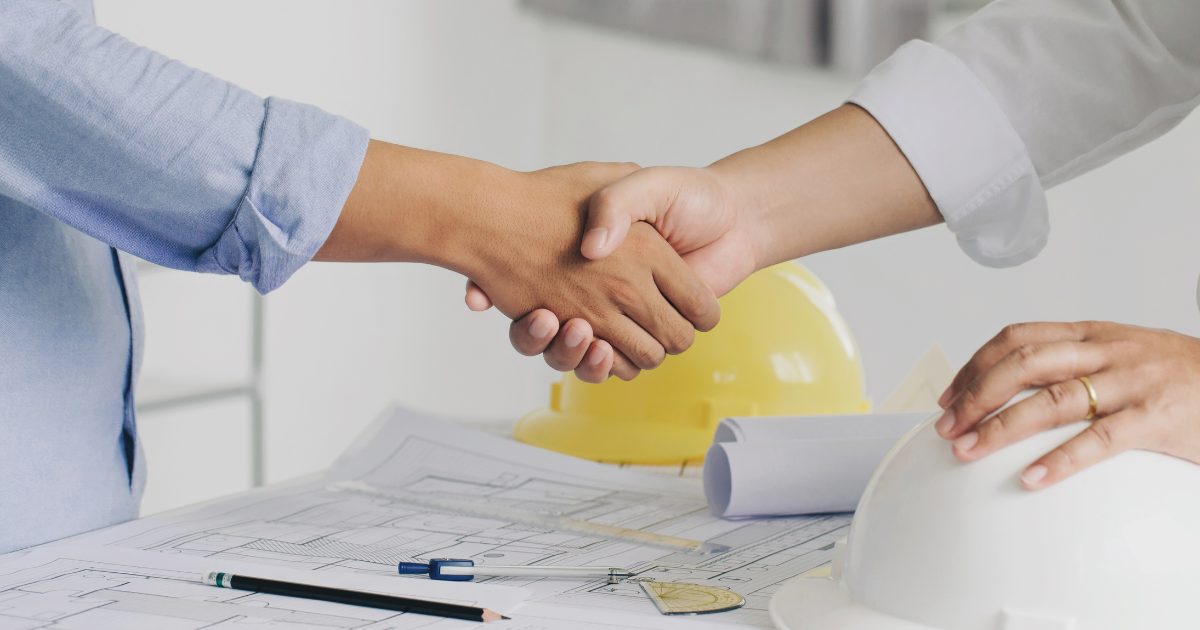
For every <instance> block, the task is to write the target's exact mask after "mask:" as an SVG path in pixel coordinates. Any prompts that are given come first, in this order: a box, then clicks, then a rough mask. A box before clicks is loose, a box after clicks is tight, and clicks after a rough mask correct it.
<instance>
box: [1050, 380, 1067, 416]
mask: <svg viewBox="0 0 1200 630" xmlns="http://www.w3.org/2000/svg"><path fill="white" fill-rule="evenodd" d="M1045 392H1046V398H1047V399H1048V400H1047V404H1048V405H1049V406H1050V407H1051V408H1052V409H1054V410H1063V409H1066V408H1067V406H1068V404H1069V403H1070V402H1071V401H1072V400H1073V398H1074V396H1073V395H1072V394H1071V390H1070V389H1069V388H1068V387H1067V383H1065V382H1062V383H1055V384H1053V385H1051V386H1049V387H1047V388H1046V389H1045Z"/></svg>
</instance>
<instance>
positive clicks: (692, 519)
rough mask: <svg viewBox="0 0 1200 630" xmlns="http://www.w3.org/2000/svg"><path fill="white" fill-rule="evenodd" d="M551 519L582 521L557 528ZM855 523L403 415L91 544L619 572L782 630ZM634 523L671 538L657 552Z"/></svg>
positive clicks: (631, 608) (732, 618)
mask: <svg viewBox="0 0 1200 630" xmlns="http://www.w3.org/2000/svg"><path fill="white" fill-rule="evenodd" d="M548 518H552V519H559V521H555V522H560V521H561V522H563V523H568V524H570V527H568V528H566V529H559V528H555V527H548V526H546V525H545V523H546V522H547V521H546V520H545V519H548ZM849 523H850V515H849V514H832V515H816V516H809V517H799V518H771V519H758V520H728V519H720V518H716V517H714V516H712V515H711V513H710V512H709V509H708V507H707V505H706V503H705V500H704V497H703V493H702V491H701V490H700V488H698V487H697V486H696V485H695V484H692V483H689V482H686V481H680V480H676V479H667V478H661V477H656V476H653V475H648V474H643V473H637V472H631V471H628V470H621V469H618V468H614V467H610V466H604V465H600V464H595V463H592V462H586V461H583V460H578V459H575V458H571V457H567V456H563V455H559V454H556V453H550V452H548V451H544V450H541V449H537V448H534V447H530V446H527V445H523V444H519V443H516V442H513V441H511V440H506V439H503V438H499V437H495V436H490V435H487V434H483V433H480V432H476V431H471V430H469V429H466V428H463V427H461V426H458V425H454V424H449V423H444V422H439V421H436V420H433V419H430V418H426V417H422V416H419V415H416V414H413V413H410V412H406V411H403V410H400V409H393V410H392V411H391V412H389V413H388V414H387V415H386V416H385V417H383V418H382V419H381V420H380V421H379V422H377V423H376V425H375V426H374V427H373V429H372V430H370V433H369V435H367V436H366V437H365V438H364V439H362V440H360V441H359V443H358V446H356V447H352V449H351V450H350V451H349V452H348V453H347V456H346V457H343V459H342V460H340V461H339V463H338V464H337V465H335V466H334V468H333V469H332V470H331V471H330V472H329V474H328V475H326V476H325V477H323V478H321V479H317V480H313V481H310V482H307V483H302V484H294V485H292V486H290V487H285V488H279V489H275V490H270V491H260V492H255V493H250V494H248V495H244V496H241V497H238V498H235V499H232V500H225V501H220V502H216V503H211V504H208V505H205V506H202V507H200V508H198V509H194V510H190V511H188V512H184V513H174V514H167V515H162V516H157V517H152V518H147V519H142V520H139V521H134V522H132V523H127V524H125V525H121V526H118V527H115V528H111V529H109V530H105V531H103V532H101V533H100V534H97V535H94V536H92V537H90V538H88V540H90V541H92V542H93V543H94V544H101V545H106V546H109V547H113V548H120V549H130V550H141V551H145V552H155V553H158V554H165V555H171V556H174V557H179V556H193V557H199V558H207V559H208V560H209V561H210V562H217V561H219V562H222V563H224V562H238V563H254V564H256V565H261V566H272V567H288V568H292V569H302V570H309V571H318V572H340V573H347V574H348V573H360V574H368V575H370V574H378V575H381V576H388V579H391V580H418V581H424V582H426V583H428V582H429V580H427V579H426V578H423V577H400V576H398V575H396V563H397V562H400V561H414V560H425V559H428V558H431V557H449V558H469V559H473V560H475V561H476V562H477V563H481V564H488V563H491V564H517V565H538V564H542V565H550V564H555V565H588V566H606V567H622V568H626V569H631V570H634V571H638V572H644V574H645V576H647V577H655V578H656V579H659V580H664V581H667V580H669V581H683V582H694V583H697V584H707V585H712V586H717V587H720V588H727V589H729V590H731V591H734V592H736V593H738V594H740V595H742V596H743V597H744V598H746V600H747V603H746V606H745V607H744V608H742V609H740V610H737V611H731V612H728V613H721V614H720V615H718V616H714V618H713V619H712V621H720V622H723V623H735V624H744V625H748V626H754V627H762V628H769V627H771V623H770V619H769V617H768V615H767V612H766V608H767V601H768V599H769V598H770V596H771V595H772V594H773V593H774V591H775V590H776V589H777V588H778V587H779V586H780V585H781V584H782V583H783V582H785V581H787V580H788V579H790V578H792V577H795V576H796V575H799V574H802V573H805V572H807V571H809V570H811V569H813V568H815V567H817V566H820V565H821V564H824V563H826V562H828V561H829V559H830V557H831V549H832V544H833V542H834V541H835V540H837V539H838V538H841V537H842V536H844V535H845V534H846V530H847V528H848V526H849ZM629 532H634V533H637V534H636V535H647V534H649V535H653V536H656V537H659V538H657V539H656V540H660V541H665V542H662V544H659V545H658V546H652V545H650V546H648V545H647V544H642V543H643V542H644V541H642V540H638V539H637V538H636V536H635V537H632V538H631V537H630V536H629V534H628V533H629ZM688 541H703V542H704V543H706V544H707V545H708V546H707V547H706V549H707V550H708V552H707V553H695V552H692V551H689V550H688V547H687V544H686V543H687V542H688ZM677 543H678V544H677ZM673 545H676V546H674V547H673ZM456 584H458V583H456ZM489 584H494V585H502V586H517V587H526V588H529V589H531V591H532V599H533V600H534V601H535V602H536V603H537V604H540V605H545V606H550V607H558V608H556V609H557V610H565V609H570V610H591V611H593V616H592V617H591V618H592V619H595V616H594V615H595V612H596V611H609V612H613V613H614V614H615V613H629V614H632V615H635V617H640V618H644V619H646V623H650V619H652V618H653V619H659V618H660V617H659V614H658V612H657V611H656V609H655V608H654V606H653V604H651V603H650V601H649V600H648V599H647V598H646V596H645V595H644V594H643V593H642V591H641V589H640V588H638V587H637V585H629V584H616V585H609V584H605V583H603V581H599V580H597V581H591V582H580V581H571V580H551V579H530V578H489V579H487V580H486V581H483V582H482V584H481V585H489ZM578 623H588V622H587V621H586V618H584V619H581V620H579V621H578ZM655 623H657V622H655ZM35 627H36V626H35ZM553 627H566V626H563V625H560V624H557V623H556V624H553ZM579 627H580V628H585V627H587V626H579ZM0 628H4V626H0ZM372 630H374V629H372Z"/></svg>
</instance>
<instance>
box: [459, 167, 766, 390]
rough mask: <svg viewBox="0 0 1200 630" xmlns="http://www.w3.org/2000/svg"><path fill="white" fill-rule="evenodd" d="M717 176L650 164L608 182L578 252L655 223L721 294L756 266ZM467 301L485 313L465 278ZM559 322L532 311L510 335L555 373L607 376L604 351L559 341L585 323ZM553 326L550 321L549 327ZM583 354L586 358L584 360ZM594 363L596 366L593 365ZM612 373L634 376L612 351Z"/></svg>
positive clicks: (607, 251) (581, 331)
mask: <svg viewBox="0 0 1200 630" xmlns="http://www.w3.org/2000/svg"><path fill="white" fill-rule="evenodd" d="M736 207H737V206H736V205H735V204H734V203H733V201H732V199H731V194H730V193H729V192H728V191H727V190H726V187H725V185H724V184H723V183H722V181H721V180H720V178H719V175H718V174H716V173H714V172H712V171H711V170H708V169H702V168H682V167H652V168H646V169H642V170H639V171H636V172H633V173H632V174H630V175H628V176H626V177H625V178H624V179H621V180H618V181H617V182H615V183H613V184H610V185H609V186H607V187H605V188H604V189H602V190H601V191H600V192H598V193H596V195H594V196H593V197H592V199H591V201H590V204H589V211H588V220H587V227H586V228H585V229H586V232H585V236H584V239H583V244H582V247H581V249H582V254H583V255H584V256H586V257H588V258H591V259H593V260H600V259H604V258H606V257H608V256H610V255H612V254H613V252H614V251H616V250H617V249H618V247H619V246H620V245H621V244H622V243H624V242H625V241H626V239H627V238H628V236H629V234H630V232H631V230H633V231H637V230H641V229H644V226H643V227H638V226H639V222H646V223H648V224H650V225H652V226H653V227H654V229H656V230H657V231H658V232H659V233H660V234H661V235H662V236H663V238H665V239H666V240H667V242H668V243H670V245H671V247H673V248H674V249H675V251H676V252H678V253H679V254H680V255H681V256H682V258H683V260H684V261H685V262H686V263H687V265H688V267H690V268H691V269H692V271H694V272H695V273H696V275H697V276H698V277H699V278H700V279H701V280H702V281H704V283H705V284H707V285H708V286H709V287H710V288H711V289H712V290H713V291H714V292H715V293H716V294H717V295H723V294H725V293H727V292H728V291H729V290H731V289H733V287H735V286H737V285H738V284H739V283H740V282H741V281H742V280H745V279H746V277H747V276H749V275H750V274H751V273H753V272H754V271H755V270H756V269H757V263H756V258H755V253H754V250H753V244H752V239H751V235H750V228H749V226H748V222H747V221H746V219H745V217H743V216H741V215H740V214H739V213H738V211H737V210H736ZM466 301H467V306H468V307H469V308H471V309H472V310H486V309H487V308H489V307H490V306H491V301H490V300H489V299H488V296H487V293H486V292H485V291H483V290H481V289H480V288H479V287H478V286H476V285H474V284H472V283H468V285H467V297H466ZM558 321H559V319H558V318H557V317H555V315H554V314H553V313H551V312H549V311H535V312H533V313H530V314H529V315H528V316H526V318H525V319H524V320H521V321H517V322H513V326H512V328H511V329H510V333H509V337H510V340H511V341H512V344H513V346H514V347H515V348H517V349H518V350H519V351H520V352H522V353H523V354H527V355H533V354H539V353H544V355H545V358H546V362H547V363H549V364H550V365H551V366H552V367H554V368H555V369H559V370H563V371H565V370H570V369H574V370H575V374H576V376H578V377H579V378H580V380H583V381H585V382H591V383H599V382H602V381H603V380H604V379H606V378H608V375H609V371H608V370H604V369H602V368H603V367H604V365H605V364H606V361H605V360H604V359H603V358H602V357H603V355H602V353H603V352H604V349H603V348H601V349H598V350H593V349H587V350H590V351H591V352H594V353H595V354H586V355H585V353H584V350H585V349H586V348H581V347H579V346H571V345H569V344H568V343H564V338H566V339H569V340H571V341H576V340H578V339H579V338H580V337H583V338H587V337H589V336H590V335H591V332H590V326H589V325H588V323H587V322H586V321H584V320H581V319H580V320H572V321H570V322H567V324H566V325H565V326H564V327H563V329H562V333H561V334H559V330H558V328H557V323H558ZM551 323H553V325H552V324H551ZM585 356H586V360H584V358H585ZM593 361H595V363H593ZM613 365H614V369H613V373H614V374H615V375H617V376H618V377H620V378H623V379H625V380H628V379H630V378H633V377H634V376H636V374H637V371H636V370H635V369H631V368H632V367H633V366H630V365H629V364H628V362H626V361H623V360H622V357H620V356H617V357H615V360H614V362H613Z"/></svg>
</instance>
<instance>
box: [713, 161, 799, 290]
mask: <svg viewBox="0 0 1200 630" xmlns="http://www.w3.org/2000/svg"><path fill="white" fill-rule="evenodd" d="M748 151H749V150H748ZM743 153H746V151H743V152H740V153H735V154H734V155H731V156H729V157H728V158H725V159H723V160H720V161H718V162H715V163H713V164H711V165H709V166H707V167H704V168H703V169H701V170H703V171H705V172H706V174H707V176H708V177H709V178H710V179H711V181H712V186H713V189H714V190H715V193H714V194H715V196H716V198H717V199H718V203H720V204H722V205H724V207H725V208H726V212H728V213H729V214H731V215H732V216H733V217H734V222H735V224H736V230H737V231H738V232H740V233H742V234H744V235H745V237H746V240H747V241H748V242H749V246H750V251H751V252H752V254H753V257H754V261H753V263H754V267H753V270H752V271H758V270H760V269H764V268H766V267H770V266H771V265H774V264H776V263H780V262H783V261H784V260H790V258H785V257H781V254H780V251H781V249H782V247H781V245H782V244H781V243H780V241H781V238H780V233H781V232H782V230H780V229H779V228H780V226H779V225H777V224H774V223H773V217H772V208H773V204H772V202H771V200H770V198H769V195H768V194H764V193H765V190H766V188H764V183H765V182H763V181H760V180H761V173H756V172H755V171H756V168H755V164H754V161H755V160H754V156H753V155H750V156H745V155H742V154H743Z"/></svg>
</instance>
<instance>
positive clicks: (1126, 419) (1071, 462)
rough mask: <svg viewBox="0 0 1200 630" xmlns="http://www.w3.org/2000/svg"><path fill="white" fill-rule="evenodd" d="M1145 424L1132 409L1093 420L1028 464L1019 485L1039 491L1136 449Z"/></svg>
mask: <svg viewBox="0 0 1200 630" xmlns="http://www.w3.org/2000/svg"><path fill="white" fill-rule="evenodd" d="M1147 421H1148V418H1147V417H1146V415H1145V412H1143V411H1140V410H1134V409H1126V410H1124V411H1119V412H1117V413H1114V414H1113V415H1111V416H1105V417H1103V418H1101V419H1099V420H1096V421H1095V422H1093V423H1092V424H1091V425H1089V426H1088V428H1086V429H1084V430H1083V432H1082V433H1080V434H1079V435H1076V436H1075V437H1073V438H1071V439H1070V440H1067V442H1066V443H1064V444H1063V445H1062V446H1059V447H1058V448H1056V449H1054V450H1053V451H1050V452H1049V453H1047V454H1045V455H1044V456H1042V458H1041V459H1039V460H1037V461H1036V462H1034V463H1032V464H1030V465H1029V467H1028V468H1026V469H1025V472H1023V473H1021V483H1022V484H1024V485H1025V487H1026V488H1028V489H1030V490H1041V489H1042V488H1046V487H1049V486H1052V485H1054V484H1056V483H1058V482H1060V481H1062V480H1063V479H1066V478H1067V477H1070V476H1071V475H1073V474H1075V473H1077V472H1079V471H1081V470H1083V469H1085V468H1087V467H1089V466H1092V465H1094V464H1097V463H1099V462H1102V461H1104V460H1106V459H1108V458H1109V457H1112V456H1113V455H1116V454H1118V453H1122V452H1125V451H1127V450H1129V449H1131V448H1137V447H1138V446H1140V445H1141V441H1142V437H1141V436H1142V435H1143V434H1144V432H1145V426H1144V425H1145V424H1146V423H1147Z"/></svg>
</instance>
